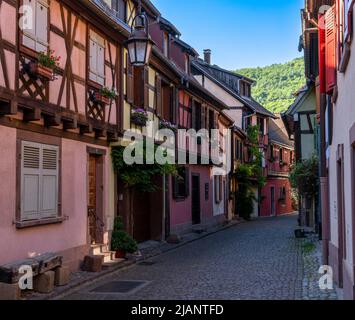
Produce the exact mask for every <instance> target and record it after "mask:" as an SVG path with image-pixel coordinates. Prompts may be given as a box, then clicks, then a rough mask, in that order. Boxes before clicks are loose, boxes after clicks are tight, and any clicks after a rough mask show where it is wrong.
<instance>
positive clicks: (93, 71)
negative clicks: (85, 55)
mask: <svg viewBox="0 0 355 320" xmlns="http://www.w3.org/2000/svg"><path fill="white" fill-rule="evenodd" d="M89 79H90V80H92V81H95V82H97V44H96V41H95V40H94V39H91V38H90V75H89Z"/></svg>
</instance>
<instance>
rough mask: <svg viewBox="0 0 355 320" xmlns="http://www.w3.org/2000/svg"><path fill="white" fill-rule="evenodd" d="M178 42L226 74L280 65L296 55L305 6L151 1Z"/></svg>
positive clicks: (275, 0)
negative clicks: (175, 31) (206, 52)
mask: <svg viewBox="0 0 355 320" xmlns="http://www.w3.org/2000/svg"><path fill="white" fill-rule="evenodd" d="M152 2H153V3H154V5H155V6H156V7H157V8H158V10H159V11H160V12H161V13H162V15H163V17H165V18H166V19H168V20H170V21H171V22H172V23H173V24H174V25H175V26H176V27H177V28H178V29H179V31H180V32H181V33H182V37H181V39H182V40H184V41H185V42H187V43H188V44H190V45H191V46H192V47H193V48H195V49H196V50H197V51H198V52H199V54H200V55H201V56H202V55H203V49H211V50H212V63H213V64H217V65H219V66H221V67H223V68H226V69H229V70H235V69H239V68H244V67H262V66H266V65H270V64H274V63H284V62H287V61H290V60H292V59H294V58H296V57H300V56H301V55H302V54H301V53H300V52H298V42H299V36H300V34H301V17H300V10H301V8H302V6H303V5H304V0H257V1H255V0H152Z"/></svg>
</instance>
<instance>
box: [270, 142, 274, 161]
mask: <svg viewBox="0 0 355 320" xmlns="http://www.w3.org/2000/svg"><path fill="white" fill-rule="evenodd" d="M270 161H274V146H273V145H272V144H271V145H270Z"/></svg>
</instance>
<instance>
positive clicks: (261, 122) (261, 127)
mask: <svg viewBox="0 0 355 320" xmlns="http://www.w3.org/2000/svg"><path fill="white" fill-rule="evenodd" d="M257 121H258V126H259V132H260V134H262V135H264V132H265V120H264V119H263V118H258V120H257Z"/></svg>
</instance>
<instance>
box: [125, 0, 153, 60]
mask: <svg viewBox="0 0 355 320" xmlns="http://www.w3.org/2000/svg"><path fill="white" fill-rule="evenodd" d="M153 44H154V41H153V40H152V39H151V38H150V36H149V25H148V17H147V15H146V14H145V13H142V4H141V0H139V2H138V14H137V15H136V16H135V17H134V19H133V22H132V26H131V35H130V37H129V38H128V40H127V41H126V45H127V49H128V55H129V59H130V62H131V64H132V65H133V66H135V67H143V66H146V65H147V64H148V63H149V58H150V54H151V52H152V47H153Z"/></svg>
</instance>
